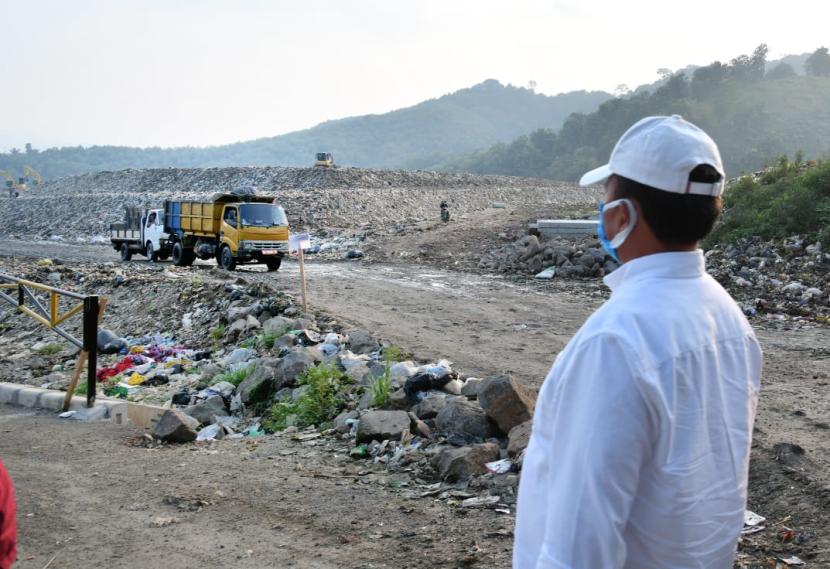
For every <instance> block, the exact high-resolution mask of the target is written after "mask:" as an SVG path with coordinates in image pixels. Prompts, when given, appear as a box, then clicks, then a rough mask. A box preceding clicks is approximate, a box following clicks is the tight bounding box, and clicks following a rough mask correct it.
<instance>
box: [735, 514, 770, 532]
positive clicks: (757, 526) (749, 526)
mask: <svg viewBox="0 0 830 569" xmlns="http://www.w3.org/2000/svg"><path fill="white" fill-rule="evenodd" d="M765 521H767V519H766V518H765V517H763V516H759V515H758V514H756V513H755V512H752V511H750V510H744V527H743V529H742V530H741V534H742V535H750V534H753V533H758V532H759V531H763V530H764V529H766V528H765V526H763V525H762V524H763V523H764V522H765Z"/></svg>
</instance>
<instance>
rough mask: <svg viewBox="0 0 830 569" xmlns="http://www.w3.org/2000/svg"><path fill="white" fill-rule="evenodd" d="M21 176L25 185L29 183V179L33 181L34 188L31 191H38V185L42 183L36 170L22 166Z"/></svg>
mask: <svg viewBox="0 0 830 569" xmlns="http://www.w3.org/2000/svg"><path fill="white" fill-rule="evenodd" d="M23 176H24V177H25V179H26V182H27V183H28V182H29V180H30V179H32V180H34V181H35V187H34V188H32V189H34V190H39V189H40V183H41V182H42V181H43V178H41V177H40V173H39V172H38V171H37V170H35V169H34V168H32V167H31V166H25V165H24V166H23Z"/></svg>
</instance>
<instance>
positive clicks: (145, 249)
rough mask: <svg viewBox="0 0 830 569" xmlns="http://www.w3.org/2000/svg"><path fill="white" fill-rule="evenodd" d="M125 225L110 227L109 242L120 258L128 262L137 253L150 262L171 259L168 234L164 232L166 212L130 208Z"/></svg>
mask: <svg viewBox="0 0 830 569" xmlns="http://www.w3.org/2000/svg"><path fill="white" fill-rule="evenodd" d="M125 210H126V211H125V215H124V222H123V223H113V224H112V225H110V242H111V243H112V246H113V248H114V249H115V250H116V251H119V252H120V253H121V259H122V260H124V261H129V260H130V259H131V258H132V256H133V255H134V254H136V253H138V254H141V255H144V256H146V257H147V258H148V259H149V260H151V261H156V260H159V259H161V260H164V259H167V258H168V257H169V256H170V248H169V235H168V234H167V233H166V232H165V231H164V210H163V209H144V210H142V209H141V208H138V207H135V206H127V207H126V208H125Z"/></svg>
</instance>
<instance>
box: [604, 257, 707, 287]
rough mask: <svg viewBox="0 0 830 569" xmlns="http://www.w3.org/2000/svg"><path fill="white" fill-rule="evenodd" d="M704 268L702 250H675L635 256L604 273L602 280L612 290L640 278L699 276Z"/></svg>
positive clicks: (686, 277) (685, 277)
mask: <svg viewBox="0 0 830 569" xmlns="http://www.w3.org/2000/svg"><path fill="white" fill-rule="evenodd" d="M705 270H706V264H705V262H704V260H703V251H702V250H700V249H698V250H696V251H676V252H671V253H655V254H653V255H646V256H644V257H637V258H636V259H632V260H630V261H628V262H626V263H623V264H622V266H620V268H619V269H617V270H616V271H614V272H613V273H611V274H608V275H605V278H603V281H604V282H605V284H606V285H608V287H609V288H610V289H611V290H612V291H613V290H617V289H619V288H620V287H621V286H622V285H623V284H624V283H626V282H631V281H633V280H639V279H641V278H669V279H688V278H694V277H698V276H701V275H702V274H703V273H704V272H705Z"/></svg>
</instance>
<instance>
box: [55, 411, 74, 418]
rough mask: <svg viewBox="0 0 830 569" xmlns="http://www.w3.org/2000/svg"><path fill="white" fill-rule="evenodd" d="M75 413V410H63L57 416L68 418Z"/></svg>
mask: <svg viewBox="0 0 830 569" xmlns="http://www.w3.org/2000/svg"><path fill="white" fill-rule="evenodd" d="M77 413H78V412H77V411H64V412H63V413H61V414H60V415H58V417H60V418H61V419H69V418H71V417H74V416H75V415H76V414H77Z"/></svg>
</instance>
